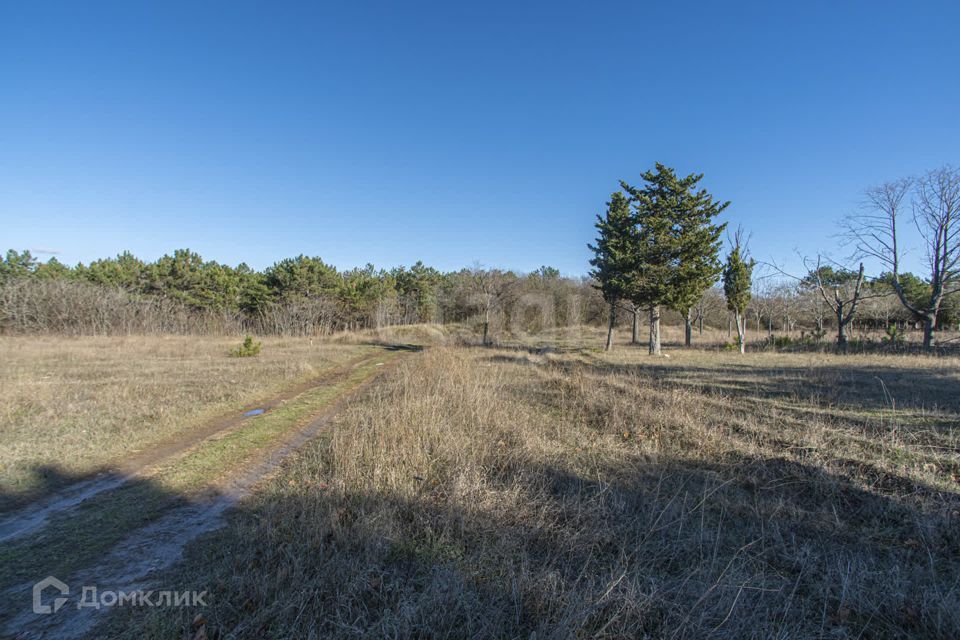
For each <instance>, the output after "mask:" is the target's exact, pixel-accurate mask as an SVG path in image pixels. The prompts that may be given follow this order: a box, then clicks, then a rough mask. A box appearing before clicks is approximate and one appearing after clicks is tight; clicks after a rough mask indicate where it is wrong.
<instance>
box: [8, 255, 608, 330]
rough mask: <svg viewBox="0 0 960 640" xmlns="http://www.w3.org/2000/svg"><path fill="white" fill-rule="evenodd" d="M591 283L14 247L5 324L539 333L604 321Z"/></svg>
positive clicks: (546, 275)
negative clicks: (61, 253)
mask: <svg viewBox="0 0 960 640" xmlns="http://www.w3.org/2000/svg"><path fill="white" fill-rule="evenodd" d="M602 313H603V309H602V300H601V299H600V297H599V296H598V295H597V293H596V291H595V290H594V288H593V287H591V285H590V282H589V280H588V279H585V278H567V277H562V276H561V275H560V272H559V271H558V270H557V269H554V268H551V267H541V268H540V269H538V270H537V271H535V272H533V273H529V274H518V273H514V272H512V271H502V270H498V269H480V268H474V269H462V270H460V271H455V272H447V273H444V272H441V271H438V270H437V269H434V268H432V267H428V266H425V265H424V264H423V263H421V262H417V263H416V264H415V265H413V266H412V267H409V268H408V267H397V268H394V269H390V270H384V269H377V268H375V267H374V266H372V265H367V266H366V267H364V268H359V269H350V270H346V271H341V270H338V269H336V268H335V267H333V266H331V265H329V264H326V263H325V262H324V261H323V260H322V259H320V258H318V257H308V256H304V255H300V256H297V257H295V258H288V259H285V260H281V261H280V262H277V263H276V264H274V265H273V266H271V267H269V268H267V269H266V270H264V271H256V270H254V269H251V268H250V267H248V266H247V265H246V264H241V265H239V266H237V267H231V266H229V265H225V264H220V263H218V262H216V261H212V260H204V259H203V258H202V257H201V256H200V255H198V254H197V253H195V252H193V251H190V250H187V249H180V250H177V251H174V252H173V254H172V255H165V256H163V257H162V258H160V259H159V260H156V261H155V262H145V261H143V260H140V259H139V258H137V257H136V256H134V255H132V254H131V253H129V252H125V253H122V254H120V255H119V256H117V257H116V258H107V259H103V260H97V261H95V262H92V263H90V264H88V265H84V264H78V265H77V266H75V267H70V266H67V265H64V264H62V263H61V262H59V261H58V260H57V259H56V258H51V259H50V260H49V261H47V262H40V261H38V260H36V259H35V258H34V257H33V256H32V255H31V254H30V252H29V251H23V252H18V251H14V250H10V251H8V252H7V254H6V256H5V257H4V258H3V259H2V260H0V328H2V329H3V330H4V331H6V332H8V333H9V332H18V333H68V334H110V333H235V332H239V331H252V332H257V333H265V334H282V335H314V334H323V333H330V332H333V331H338V330H354V329H363V328H377V327H383V326H389V325H396V324H412V323H421V322H441V323H442V322H462V321H465V320H468V319H475V320H477V321H478V322H479V323H482V324H484V325H485V326H486V327H487V328H488V329H489V328H490V327H491V326H495V327H500V326H502V325H506V324H509V325H510V326H511V327H513V328H519V329H522V330H538V329H541V328H547V327H546V326H545V325H550V326H565V325H570V324H582V323H591V322H597V321H599V318H600V316H601V315H602Z"/></svg>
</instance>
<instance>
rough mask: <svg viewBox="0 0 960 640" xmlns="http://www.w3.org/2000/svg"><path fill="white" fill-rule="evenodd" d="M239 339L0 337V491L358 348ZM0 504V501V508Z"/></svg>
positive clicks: (322, 366)
mask: <svg viewBox="0 0 960 640" xmlns="http://www.w3.org/2000/svg"><path fill="white" fill-rule="evenodd" d="M263 342H264V348H263V353H262V355H261V356H259V357H256V358H231V357H229V356H228V354H229V352H230V350H231V349H232V348H234V347H236V346H237V344H238V343H239V339H231V338H209V337H205V338H200V337H178V336H171V337H131V338H116V337H112V338H57V337H0V361H2V362H3V367H2V368H0V495H4V496H6V497H7V499H8V501H9V499H10V498H13V497H17V496H23V495H30V494H31V493H36V492H38V491H43V490H44V489H45V488H50V486H51V485H56V483H57V481H58V479H59V478H62V477H63V476H68V477H69V476H76V475H81V474H86V473H89V472H91V471H94V470H96V469H98V468H100V467H101V466H102V465H105V464H108V463H109V462H111V461H113V460H116V459H118V458H120V457H123V456H124V455H127V454H130V453H132V452H134V451H136V450H139V449H143V448H147V447H149V446H150V445H151V444H153V443H156V442H158V441H160V440H163V439H164V438H168V437H172V436H176V435H177V434H181V433H185V432H189V431H190V430H191V429H192V428H194V427H196V426H197V425H198V424H199V423H201V422H203V421H204V420H207V419H210V418H212V417H214V416H216V415H218V414H221V413H223V412H224V411H227V410H229V409H234V408H239V407H240V406H241V405H243V404H244V403H248V402H253V401H255V400H257V399H258V398H260V397H265V396H267V395H269V394H271V393H273V392H275V391H277V390H279V389H281V388H283V387H285V386H288V385H290V384H292V383H294V382H296V381H300V380H304V379H308V378H310V377H312V376H316V375H318V374H319V373H321V372H322V371H324V370H327V369H329V368H331V367H333V366H335V365H337V364H339V363H342V362H345V361H346V360H347V359H349V358H350V357H352V356H355V355H357V353H358V352H359V351H360V350H361V347H360V346H358V345H352V344H333V343H329V342H318V341H314V340H309V339H276V338H266V339H264V340H263ZM2 506H3V505H2V503H0V507H2Z"/></svg>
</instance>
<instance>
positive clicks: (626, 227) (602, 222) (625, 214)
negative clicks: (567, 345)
mask: <svg viewBox="0 0 960 640" xmlns="http://www.w3.org/2000/svg"><path fill="white" fill-rule="evenodd" d="M595 226H596V227H597V231H598V232H599V235H598V236H597V241H596V244H595V245H587V246H588V247H589V248H590V250H591V251H593V254H594V257H593V259H591V260H590V265H591V266H592V267H593V269H591V271H590V276H591V277H592V278H593V279H594V281H595V284H594V287H596V288H597V289H599V290H600V292H601V293H602V294H603V299H604V301H606V303H607V304H608V305H609V306H610V322H609V324H608V326H607V343H606V347H605V348H606V350H607V351H609V350H610V348H611V346H612V345H613V326H614V324H615V323H616V319H617V304H618V303H619V302H620V301H621V300H623V299H625V298H627V297H628V296H629V293H630V285H631V282H632V281H633V279H634V275H633V272H634V269H635V265H636V258H635V251H636V241H637V238H636V228H635V222H634V218H633V215H632V214H631V212H630V201H629V200H628V199H627V198H626V196H625V195H624V194H623V193H622V192H620V191H617V192H615V193H614V194H613V195H611V196H610V202H608V203H607V212H606V214H605V215H602V216H600V215H598V216H597V223H596V225H595Z"/></svg>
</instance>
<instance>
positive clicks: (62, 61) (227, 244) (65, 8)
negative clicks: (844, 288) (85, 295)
mask: <svg viewBox="0 0 960 640" xmlns="http://www.w3.org/2000/svg"><path fill="white" fill-rule="evenodd" d="M958 24H960V5H958V4H957V3H955V2H940V3H933V2H906V1H904V2H877V1H870V2H867V1H863V2H836V1H834V2H793V3H784V2H768V1H763V2H749V3H747V2H739V3H738V2H700V3H696V2H690V3H683V4H681V3H666V2H656V3H654V2H622V3H614V2H557V1H553V2H540V3H535V2H521V1H511V2H471V3H465V2H451V1H443V2H441V1H438V2H416V1H410V2H380V3H373V2H362V1H357V2H346V1H342V2H335V3H321V2H303V3H294V2H269V3H268V2H257V3H251V2H237V1H230V2H196V1H190V2H172V1H167V2H129V1H124V2H116V3H103V2H72V1H71V2H64V3H54V2H45V1H42V0H39V1H37V2H17V1H15V0H2V1H0V246H2V247H3V248H7V247H14V248H18V249H23V248H27V249H34V250H36V249H51V250H56V251H59V252H60V253H59V254H58V258H59V259H60V260H62V261H64V262H67V263H71V264H72V263H75V262H77V261H80V260H82V261H85V262H86V261H89V260H91V259H93V258H97V257H106V256H111V255H115V254H116V253H118V252H119V251H121V250H124V249H130V250H132V251H133V252H134V253H136V254H137V255H139V256H141V257H144V258H148V259H153V258H156V257H158V256H160V255H162V254H163V253H166V252H170V251H172V250H173V249H175V248H178V247H189V248H191V249H194V250H196V251H199V252H200V253H201V254H203V255H204V257H207V258H210V259H215V260H218V261H221V262H227V263H230V264H236V263H239V262H241V261H245V262H247V263H248V264H250V265H251V266H254V267H257V268H262V267H265V266H268V265H270V264H271V263H273V262H274V261H276V260H278V259H280V258H283V257H287V256H292V255H296V254H299V253H306V254H310V255H319V256H321V257H323V258H324V259H325V260H327V261H328V262H331V263H333V264H335V265H337V266H338V267H351V266H356V265H362V264H364V263H366V262H373V263H374V264H376V265H378V266H394V265H397V264H410V263H412V262H414V261H416V260H418V259H422V260H424V261H425V262H427V263H428V264H432V265H435V266H437V267H439V268H442V269H453V268H457V267H460V266H465V265H470V264H472V263H474V262H480V263H482V264H486V265H490V266H501V267H509V268H515V269H519V270H531V269H534V268H536V267H537V266H539V265H541V264H550V265H554V266H557V267H558V268H560V269H561V271H563V272H565V273H569V274H581V273H585V272H586V270H587V264H586V261H587V259H588V257H589V256H588V252H587V249H586V246H585V245H586V243H587V242H588V241H590V240H591V239H592V237H593V235H594V229H593V226H592V225H593V222H594V215H595V214H596V213H598V212H599V211H601V210H602V208H603V203H604V201H605V200H606V199H607V198H608V196H609V194H610V192H611V191H612V190H614V189H615V188H616V187H617V180H618V179H619V178H624V179H626V180H627V181H631V180H635V179H636V177H637V175H638V174H639V173H640V172H641V171H642V170H644V169H646V168H648V167H650V166H651V165H652V164H653V163H654V162H655V161H661V162H664V163H667V164H669V165H672V166H675V167H676V168H677V169H678V170H679V171H683V172H691V171H698V172H703V173H705V174H706V179H705V184H706V186H707V187H708V188H710V189H711V190H712V191H713V192H714V193H715V194H716V195H717V196H719V197H720V198H722V199H729V200H732V201H733V205H732V206H731V207H730V208H729V209H728V210H727V212H726V214H725V218H726V219H727V220H729V221H730V222H732V223H733V224H734V225H736V224H738V223H742V224H743V225H744V226H745V227H746V228H747V229H748V230H750V231H751V232H752V233H753V240H752V248H753V250H754V253H755V254H756V255H757V257H759V258H762V259H769V258H777V259H781V260H786V261H790V259H791V256H792V255H793V252H794V249H799V250H801V251H804V252H810V253H812V252H816V251H818V250H821V249H828V248H830V247H832V246H834V244H835V241H834V240H833V239H831V237H830V235H831V234H832V233H834V230H835V221H836V220H837V219H839V218H840V217H842V216H843V215H844V214H845V213H847V212H849V211H850V210H851V209H852V208H853V207H854V206H855V205H856V203H857V201H858V199H859V193H860V192H861V191H862V189H863V188H864V187H866V186H869V185H871V184H873V183H876V182H879V181H882V180H885V179H889V178H893V177H897V176H900V175H903V174H910V173H916V172H919V171H921V170H924V169H927V168H933V167H935V166H939V165H941V164H944V163H948V162H950V163H953V164H957V163H958V162H960V157H958V156H960V117H958V116H960V38H958V37H957V26H958Z"/></svg>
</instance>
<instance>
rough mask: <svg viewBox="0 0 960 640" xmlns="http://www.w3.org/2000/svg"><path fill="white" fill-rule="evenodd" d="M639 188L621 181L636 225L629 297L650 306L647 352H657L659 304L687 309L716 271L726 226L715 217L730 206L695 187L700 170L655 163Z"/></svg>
mask: <svg viewBox="0 0 960 640" xmlns="http://www.w3.org/2000/svg"><path fill="white" fill-rule="evenodd" d="M641 177H642V178H643V180H644V181H645V182H646V184H645V185H644V186H643V187H642V188H636V187H632V186H630V185H628V184H626V183H624V182H621V185H622V186H623V188H624V190H625V191H627V192H628V193H629V194H630V199H631V202H632V203H633V205H634V220H635V223H636V224H637V238H638V240H637V254H636V255H637V262H636V268H635V270H634V275H635V279H634V281H633V282H632V286H631V301H632V302H633V303H634V305H635V306H638V307H649V309H650V353H651V354H654V355H659V354H660V307H661V306H663V305H666V306H669V307H671V308H673V309H676V310H679V311H681V313H684V314H685V316H686V318H687V344H688V345H689V343H690V326H691V325H690V322H691V319H690V311H691V309H692V308H693V306H694V304H696V302H697V300H699V299H700V297H701V296H702V295H703V292H704V291H705V290H706V289H708V288H709V287H710V286H711V285H712V284H713V283H714V282H716V280H717V276H718V275H719V274H720V260H719V256H718V252H719V250H720V234H721V233H722V232H723V229H724V228H725V225H716V224H714V219H715V218H716V216H717V215H719V214H720V212H722V211H723V210H724V209H726V208H727V207H728V206H729V204H730V203H729V202H717V201H715V200H714V199H713V196H711V195H710V194H709V193H707V191H706V190H705V189H699V190H697V185H698V183H699V182H700V180H701V179H703V174H690V175H688V176H685V177H678V176H677V175H676V173H675V172H674V170H673V169H671V168H670V167H667V166H665V165H663V164H660V163H659V162H658V163H657V164H656V165H655V167H654V170H653V171H647V172H645V173H644V174H642V176H641Z"/></svg>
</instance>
